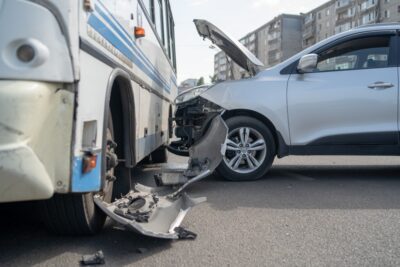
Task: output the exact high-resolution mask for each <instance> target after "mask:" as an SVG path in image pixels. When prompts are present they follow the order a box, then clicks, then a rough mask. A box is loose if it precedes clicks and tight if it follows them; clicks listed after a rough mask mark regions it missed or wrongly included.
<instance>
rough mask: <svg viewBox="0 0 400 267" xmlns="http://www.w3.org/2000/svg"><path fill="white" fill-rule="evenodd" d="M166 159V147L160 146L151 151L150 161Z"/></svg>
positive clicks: (165, 160) (164, 160) (158, 161)
mask: <svg viewBox="0 0 400 267" xmlns="http://www.w3.org/2000/svg"><path fill="white" fill-rule="evenodd" d="M167 161H168V153H167V147H166V146H162V147H160V148H158V149H157V150H155V151H154V152H153V153H151V162H152V163H166V162H167Z"/></svg>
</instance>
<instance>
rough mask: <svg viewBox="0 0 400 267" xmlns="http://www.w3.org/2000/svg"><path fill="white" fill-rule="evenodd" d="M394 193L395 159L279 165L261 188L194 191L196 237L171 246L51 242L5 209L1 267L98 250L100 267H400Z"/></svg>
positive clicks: (28, 208)
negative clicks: (201, 199) (205, 199)
mask: <svg viewBox="0 0 400 267" xmlns="http://www.w3.org/2000/svg"><path fill="white" fill-rule="evenodd" d="M136 175H137V176H141V177H143V176H146V175H148V176H149V175H151V173H148V172H146V173H143V172H142V171H137V174H136ZM399 192H400V158H394V157H381V158H377V157H303V158H299V157H291V158H286V159H283V160H279V161H277V162H276V164H275V165H274V168H273V169H272V171H271V172H270V173H269V175H268V176H267V177H265V178H264V179H262V180H260V181H256V182H247V183H232V182H225V181H222V180H220V179H219V178H218V177H211V178H209V179H207V180H205V181H203V182H200V183H198V184H196V185H194V186H193V187H192V188H191V189H190V190H189V193H190V194H191V195H193V196H207V197H208V202H207V203H205V204H202V205H201V206H198V207H196V208H195V209H194V210H192V212H190V213H189V215H188V216H187V218H186V219H185V221H184V226H185V227H187V228H188V229H190V230H192V231H194V232H196V233H197V234H198V237H197V239H196V240H195V241H173V242H171V241H163V240H156V239H151V238H146V237H141V236H138V235H135V234H133V233H128V232H123V231H120V230H116V229H114V228H113V227H112V224H110V223H109V224H108V225H107V227H106V228H105V230H104V231H103V232H102V233H101V234H100V235H98V236H94V237H79V238H73V237H67V238H66V237H57V236H53V235H51V234H48V233H47V232H46V230H45V229H44V228H43V227H42V225H41V224H40V222H39V221H38V219H37V218H36V216H35V213H34V212H33V210H34V209H33V206H32V204H25V205H12V206H4V205H2V206H0V211H1V215H0V218H1V220H0V221H1V222H0V225H1V229H0V265H2V266H26V265H37V266H39V265H40V266H78V265H79V263H78V262H79V260H80V258H81V255H82V254H90V253H94V252H96V251H97V250H100V249H101V250H103V251H104V254H105V257H106V265H107V266H266V265H268V266H321V265H322V266H365V265H368V266H399V265H400V194H399ZM138 248H143V249H144V253H139V252H138Z"/></svg>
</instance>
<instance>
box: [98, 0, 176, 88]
mask: <svg viewBox="0 0 400 267" xmlns="http://www.w3.org/2000/svg"><path fill="white" fill-rule="evenodd" d="M97 2H98V3H99V4H100V5H101V6H102V8H103V9H104V10H105V12H106V13H107V14H105V13H104V12H103V11H102V10H101V9H100V8H98V6H97V5H95V10H96V12H98V13H99V15H100V16H101V17H102V18H103V19H104V20H106V21H107V23H108V24H110V26H111V27H112V28H113V29H114V30H115V31H116V32H117V33H118V35H119V36H120V37H121V38H122V39H124V41H125V42H127V43H128V44H131V45H132V48H133V49H134V50H135V52H137V53H138V56H139V57H140V58H141V59H142V60H143V61H144V63H145V64H146V65H147V66H148V67H149V68H151V69H152V70H153V71H154V72H156V74H157V75H158V76H159V79H160V80H161V81H162V82H164V83H165V85H166V86H167V87H169V85H168V83H167V82H166V80H164V78H163V76H162V74H161V73H160V72H159V71H158V70H157V69H156V67H155V66H154V65H153V64H152V63H151V61H150V60H149V59H148V58H147V57H146V55H145V54H144V53H143V51H142V50H141V49H140V48H139V47H138V46H137V44H136V42H135V41H134V40H133V39H132V37H131V35H130V34H129V33H127V32H126V30H125V28H124V27H123V26H122V25H121V24H120V23H119V22H118V21H117V20H116V19H115V17H114V16H113V14H111V12H110V11H109V10H108V9H107V7H106V6H104V4H103V3H102V2H101V1H97ZM171 77H172V78H173V82H174V84H175V85H176V86H177V83H176V78H175V77H174V76H171Z"/></svg>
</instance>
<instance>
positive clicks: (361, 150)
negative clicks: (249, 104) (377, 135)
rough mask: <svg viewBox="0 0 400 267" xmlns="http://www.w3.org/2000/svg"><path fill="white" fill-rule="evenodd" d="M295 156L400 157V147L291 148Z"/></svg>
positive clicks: (339, 146)
mask: <svg viewBox="0 0 400 267" xmlns="http://www.w3.org/2000/svg"><path fill="white" fill-rule="evenodd" d="M289 150H290V155H294V156H312V155H319V156H331V155H332V156H399V155H400V146H398V145H334V146H332V145H331V146H291V147H289Z"/></svg>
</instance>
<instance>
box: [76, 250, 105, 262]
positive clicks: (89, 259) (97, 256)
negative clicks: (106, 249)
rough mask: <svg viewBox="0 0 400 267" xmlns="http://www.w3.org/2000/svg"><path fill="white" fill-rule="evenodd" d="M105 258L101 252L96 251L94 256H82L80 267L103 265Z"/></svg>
mask: <svg viewBox="0 0 400 267" xmlns="http://www.w3.org/2000/svg"><path fill="white" fill-rule="evenodd" d="M105 263H106V261H105V257H104V253H103V251H102V250H99V251H97V252H96V253H95V254H91V255H83V256H82V260H81V265H103V264H105Z"/></svg>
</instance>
